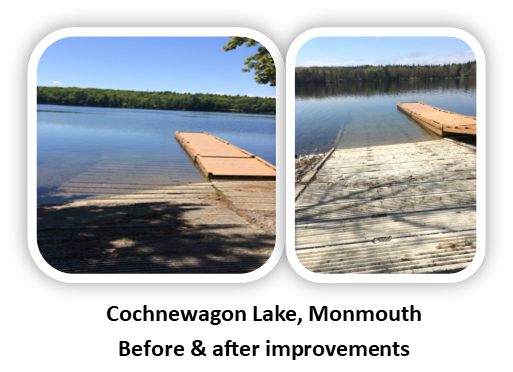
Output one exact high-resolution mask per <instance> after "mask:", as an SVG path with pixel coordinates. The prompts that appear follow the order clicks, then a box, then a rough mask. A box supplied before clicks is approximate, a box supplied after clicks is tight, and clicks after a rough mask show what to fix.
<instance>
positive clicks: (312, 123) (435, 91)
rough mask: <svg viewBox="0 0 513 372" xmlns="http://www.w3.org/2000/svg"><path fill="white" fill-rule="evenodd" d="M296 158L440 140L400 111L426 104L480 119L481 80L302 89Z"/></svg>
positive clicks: (299, 90) (298, 93) (298, 97)
mask: <svg viewBox="0 0 513 372" xmlns="http://www.w3.org/2000/svg"><path fill="white" fill-rule="evenodd" d="M295 88H296V154H298V155H299V154H308V153H314V152H316V150H317V152H325V151H328V150H330V149H331V148H332V147H337V148H355V147H363V146H376V145H388V144H396V143H407V142H416V141H428V140H433V139H438V138H439V137H438V136H433V135H432V134H430V133H426V131H425V130H423V129H421V128H419V126H418V125H416V124H415V123H413V122H411V121H410V120H409V119H408V118H407V117H406V116H404V115H402V114H401V113H400V112H398V111H397V102H411V101H422V102H424V103H426V104H429V105H432V106H435V107H440V108H443V109H445V110H449V111H453V112H457V113H460V114H464V115H470V116H475V115H476V81H475V79H452V80H425V81H421V80H412V81H401V82H360V83H333V84H321V85H296V87H295Z"/></svg>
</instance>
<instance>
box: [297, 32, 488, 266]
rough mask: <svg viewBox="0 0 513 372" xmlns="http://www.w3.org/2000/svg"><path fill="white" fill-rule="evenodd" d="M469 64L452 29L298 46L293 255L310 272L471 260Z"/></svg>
mask: <svg viewBox="0 0 513 372" xmlns="http://www.w3.org/2000/svg"><path fill="white" fill-rule="evenodd" d="M476 71H477V63H476V55H475V54H474V51H473V50H472V48H471V47H470V46H469V45H468V44H467V43H466V42H464V41H462V40H461V39H459V38H456V37H345V36H344V37H341V36H333V37H316V38H313V39H310V40H308V41H307V42H305V43H304V44H303V45H302V46H301V48H300V49H299V51H298V52H297V55H296V58H295V71H294V74H295V81H294V83H295V253H296V256H297V258H298V260H299V262H300V263H301V265H303V266H304V267H305V268H306V269H307V270H309V271H310V272H313V273H319V274H454V273H457V272H460V271H462V270H464V269H465V268H467V267H468V266H469V265H470V264H471V262H472V261H473V259H474V257H475V255H476V240H477V228H476V226H477V222H476V221H477V217H476V211H477V208H476V206H477V196H476V179H477V172H476V170H477V167H476V164H477V144H476V143H477V125H478V120H477V119H476V116H477V115H476V111H477V109H476V107H477V101H476V94H477V84H476V80H477V72H476ZM479 88H480V89H481V86H479ZM483 88H484V87H483ZM483 93H484V92H483Z"/></svg>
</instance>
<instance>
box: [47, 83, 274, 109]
mask: <svg viewBox="0 0 513 372" xmlns="http://www.w3.org/2000/svg"><path fill="white" fill-rule="evenodd" d="M37 103H39V104H51V105H66V106H91V107H119V108H135V109H160V110H185V111H218V112H242V113H252V114H276V100H275V99H274V98H261V97H248V96H225V95H217V94H203V93H196V94H190V93H176V92H138V91H132V90H113V89H96V88H62V87H37Z"/></svg>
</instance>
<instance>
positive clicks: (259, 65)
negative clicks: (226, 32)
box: [223, 36, 276, 87]
mask: <svg viewBox="0 0 513 372" xmlns="http://www.w3.org/2000/svg"><path fill="white" fill-rule="evenodd" d="M244 44H245V45H246V48H250V47H256V46H258V53H256V54H253V55H251V56H249V57H248V58H246V61H244V64H245V65H246V67H245V68H243V69H242V71H244V72H250V71H251V70H255V80H256V82H257V83H258V84H269V85H270V86H272V87H275V86H276V66H275V65H274V60H273V57H271V53H269V51H268V50H267V48H265V47H264V46H263V45H261V44H259V43H258V42H257V41H256V40H253V39H250V38H249V37H237V36H234V37H231V38H230V40H228V44H227V45H225V46H224V47H223V50H224V51H225V52H228V51H230V50H234V49H237V48H238V47H240V46H242V45H244Z"/></svg>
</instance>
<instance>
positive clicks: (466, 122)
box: [397, 102, 477, 137]
mask: <svg viewBox="0 0 513 372" xmlns="http://www.w3.org/2000/svg"><path fill="white" fill-rule="evenodd" d="M397 109H398V110H399V111H401V112H403V113H404V114H405V115H407V116H409V117H411V118H412V119H414V120H416V121H417V122H418V123H420V124H421V125H423V126H424V127H425V128H427V129H429V130H432V131H433V132H435V133H436V134H438V135H440V136H442V137H446V136H451V135H455V134H474V135H475V134H476V133H477V122H476V118H475V117H474V116H466V115H460V114H456V113H454V112H450V111H446V110H442V109H439V108H437V107H433V106H429V105H426V104H425V103H422V102H399V103H398V104H397Z"/></svg>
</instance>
